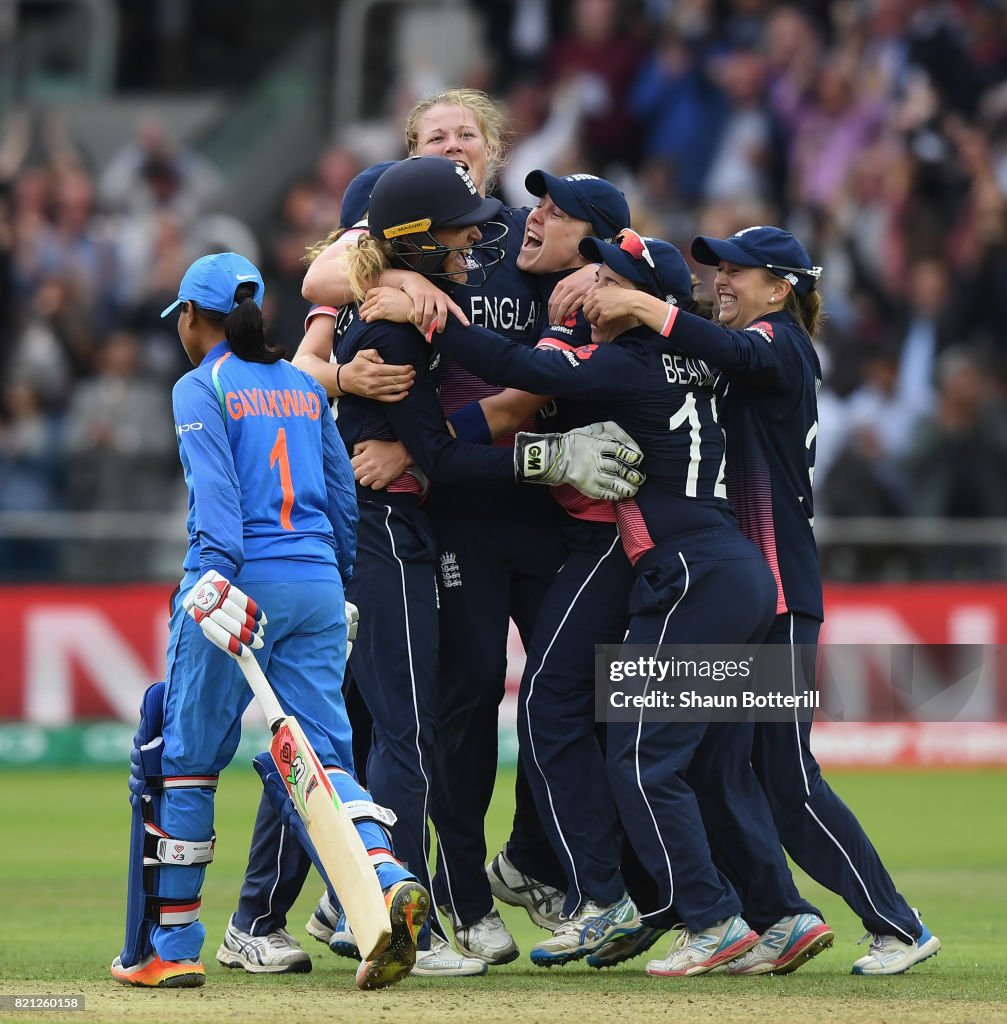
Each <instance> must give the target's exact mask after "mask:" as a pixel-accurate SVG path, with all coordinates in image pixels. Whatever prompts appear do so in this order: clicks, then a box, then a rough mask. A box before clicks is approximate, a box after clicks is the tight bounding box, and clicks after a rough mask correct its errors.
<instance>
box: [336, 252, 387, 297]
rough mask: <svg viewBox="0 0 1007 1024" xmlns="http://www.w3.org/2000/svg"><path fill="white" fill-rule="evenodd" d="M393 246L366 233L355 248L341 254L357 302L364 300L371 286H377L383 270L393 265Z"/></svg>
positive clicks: (347, 278) (348, 281)
mask: <svg viewBox="0 0 1007 1024" xmlns="http://www.w3.org/2000/svg"><path fill="white" fill-rule="evenodd" d="M392 255H393V253H392V247H391V244H390V243H388V242H385V241H383V240H382V239H380V238H375V237H374V236H373V235H364V236H362V237H361V239H360V241H359V242H357V245H356V247H355V248H350V249H347V250H346V252H344V253H343V254H342V256H340V259H341V260H344V261H345V266H346V280H347V283H348V284H349V286H350V288H351V289H352V290H353V299H354V301H355V302H363V301H364V296H365V295H366V294H367V290H368V289H369V288H375V287H377V284H378V278H380V277H381V272H382V271H383V270H387V269H388V268H389V267H390V266H391V265H392Z"/></svg>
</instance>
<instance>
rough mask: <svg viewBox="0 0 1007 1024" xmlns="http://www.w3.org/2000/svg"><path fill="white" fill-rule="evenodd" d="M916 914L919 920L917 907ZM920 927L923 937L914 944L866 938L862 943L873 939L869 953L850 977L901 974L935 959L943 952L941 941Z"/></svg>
mask: <svg viewBox="0 0 1007 1024" xmlns="http://www.w3.org/2000/svg"><path fill="white" fill-rule="evenodd" d="M913 913H914V914H915V915H916V918H917V920H919V917H920V912H919V911H918V910H917V909H916V908H915V907H913ZM920 924H921V925H923V933H922V934H921V935H920V937H919V938H918V939H917V940H916V941H915V942H903V941H902V940H901V939H897V938H896V937H895V936H894V935H874V936H872V935H870V933H868V934H867V935H865V936H864V937H863V938H862V939H861V940H860V941H861V942H866V941H867V939H871V948H870V952H869V953H868V954H867V955H866V956H862V957H861V958H860V959H859V960H858V961H857V962H856V963H855V964H854V965H853V969H852V970H851V971H850V973H851V974H902V973H903V972H904V971H908V970H909V968H910V967H912V966H913V964H918V963H920V962H922V961H923V960H926V959H928V958H929V957H932V956H936V955H937V954H938V953H939V952H940V949H941V940H940V939H939V938H937V936H936V935H931V934H930V929H929V928H928V927H927V926H926V925H925V924H923V922H922V920H920Z"/></svg>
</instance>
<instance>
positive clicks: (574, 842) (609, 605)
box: [518, 517, 633, 914]
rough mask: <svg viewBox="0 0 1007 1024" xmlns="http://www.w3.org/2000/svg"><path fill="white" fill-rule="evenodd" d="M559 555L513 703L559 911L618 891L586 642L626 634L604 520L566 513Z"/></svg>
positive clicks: (619, 576)
mask: <svg viewBox="0 0 1007 1024" xmlns="http://www.w3.org/2000/svg"><path fill="white" fill-rule="evenodd" d="M564 536H565V537H566V539H567V547H568V553H567V558H566V562H565V563H564V564H563V567H562V569H560V571H559V572H558V573H557V574H556V576H555V578H554V580H553V582H552V585H551V586H550V588H549V592H548V594H547V596H546V598H545V600H544V602H543V604H542V607H541V609H540V611H539V617H538V622H537V624H536V628H535V631H534V633H533V634H532V639H531V643H530V644H529V646H528V656H527V661H526V664H525V671H524V675H523V677H522V679H521V691H520V694H519V703H518V737H519V740H520V743H521V748H522V753H523V756H524V758H525V763H526V765H527V769H528V781H529V784H530V785H531V788H532V792H533V793H534V796H535V802H536V805H537V807H538V811H539V817H540V818H541V820H542V825H543V827H544V828H545V831H546V833H547V835H548V836H549V839H550V841H551V842H552V845H553V849H554V850H555V851H556V852H557V854H558V855H559V857H560V862H561V863H562V864H563V866H564V869H565V871H566V876H567V886H566V889H567V898H566V903H565V905H564V911H565V912H566V913H567V914H572V913H573V912H575V911H576V909H577V907H578V906H579V905H580V903H581V901H582V900H583V899H585V898H590V899H594V900H596V901H597V902H599V903H602V904H606V903H612V902H613V901H614V900H617V899H618V898H619V897H620V896H621V895H622V893H623V884H622V881H621V879H620V877H619V862H620V850H619V844H618V843H617V842H613V841H612V840H613V838H614V837H616V836H618V835H619V834H620V827H619V821H618V815H617V812H616V807H615V802H614V800H613V798H612V793H611V790H610V789H609V785H608V777H607V773H606V769H605V756H604V751H603V748H602V745H601V743H599V739H598V733H597V727H596V724H595V689H594V672H595V653H594V645H595V644H618V643H621V642H622V639H623V637H624V636H625V633H626V623H627V619H628V617H629V612H628V601H629V589H630V585H631V584H632V581H633V569H632V566H631V565H630V564H629V560H628V559H627V558H626V555H625V552H624V551H623V547H622V542H621V541H620V539H619V533H618V531H617V529H616V527H615V524H614V523H592V522H585V521H581V520H577V519H572V518H569V517H568V521H567V523H565V524H564Z"/></svg>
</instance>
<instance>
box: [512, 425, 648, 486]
mask: <svg viewBox="0 0 1007 1024" xmlns="http://www.w3.org/2000/svg"><path fill="white" fill-rule="evenodd" d="M642 461H643V452H641V451H640V449H639V447H637V444H636V442H635V441H634V440H633V438H631V437H630V436H629V434H627V433H626V432H625V431H624V430H623V429H622V428H621V427H620V426H619V425H618V424H617V423H613V422H611V421H608V422H605V423H592V424H591V425H590V426H587V427H578V428H577V429H576V430H569V431H567V432H566V433H565V434H529V433H519V434H517V435H516V436H515V438H514V475H515V477H516V478H517V480H519V481H523V482H525V483H533V484H550V485H556V484H571V485H572V486H574V487H576V488H577V490H578V491H580V492H581V494H586V495H587V496H588V497H589V498H601V499H602V500H604V501H619V500H620V499H622V498H632V497H633V495H635V494H636V492H637V490H638V489H639V487H640V485H641V484H642V483H643V482H644V480H646V479H647V478H646V476H644V474H643V473H641V472H640V471H639V470H638V469H636V468H634V467H636V466H639V465H640V463H641V462H642Z"/></svg>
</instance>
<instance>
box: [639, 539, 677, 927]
mask: <svg viewBox="0 0 1007 1024" xmlns="http://www.w3.org/2000/svg"><path fill="white" fill-rule="evenodd" d="M678 557H679V559H680V561H681V563H682V568H683V569H685V589H684V590H683V591H682V593H681V594H680V595H679V597H678V600H677V601H676V602H675V603H674V604H673V605H672V606H671V608H670V609H669V611H668V614H667V615H666V616H665V618H664V625H663V626H662V627H661V636H660V638H659V639H658V641H657V650H656V651H655V652H654V654H655V655H658V654H660V650H661V644H663V643H664V635H665V633H667V631H668V622H669V620H670V619H671V616H672V615H673V614H674V612H675V609H676V608H677V607H678V606H679V605H680V604H681V603H682V601H683V599H684V598H685V595H686V594H687V593H688V592H689V566H688V564H687V563H686V561H685V556H684V555H683V554H682V552H681V551H679V553H678ZM649 688H650V684H649V683H648V684H647V685H646V686H645V687H644V690H643V695H644V697H646V696H647V690H648V689H649ZM642 734H643V708H642V707H641V708H640V721H639V723H638V724H637V727H636V748H635V751H634V758H635V760H636V785H637V788H638V789H639V790H640V796H641V797H642V798H643V802H644V805H645V806H646V808H647V813H648V814H649V815H650V820H651V822H653V825H654V834H655V835H656V836H657V841H658V843H659V844H660V846H661V852H662V853H663V854H664V866H665V867H666V868H667V869H668V902H667V903H666V904H665V905H664V906H663V907H659V908H658V909H657V910H654V911H652V912H650V913H648V914H647V915H645V916H647V917H650V916H652V914H662V913H664V911H666V910H668V909H669V908H670V907H671V905H672V904H673V903H674V902H675V875H674V873H673V872H672V870H671V856H670V854H669V853H668V847H666V846H665V845H664V838H663V837H662V836H661V829H660V827H659V826H658V824H657V816H656V815H655V814H654V809H653V808H652V807H651V806H650V801H649V800H648V799H647V792H646V790H645V789H644V788H643V777H642V775H641V774H640V739H641V736H642ZM648 870H649V869H648Z"/></svg>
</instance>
